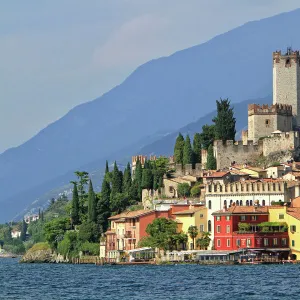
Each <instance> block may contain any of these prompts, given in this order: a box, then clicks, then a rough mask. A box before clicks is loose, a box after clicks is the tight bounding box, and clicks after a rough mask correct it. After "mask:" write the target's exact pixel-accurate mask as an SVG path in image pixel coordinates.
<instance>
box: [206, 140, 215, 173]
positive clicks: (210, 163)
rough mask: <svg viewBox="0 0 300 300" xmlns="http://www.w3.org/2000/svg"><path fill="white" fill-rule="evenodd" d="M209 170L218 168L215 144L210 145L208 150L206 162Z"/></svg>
mask: <svg viewBox="0 0 300 300" xmlns="http://www.w3.org/2000/svg"><path fill="white" fill-rule="evenodd" d="M206 169H207V170H216V169H217V161H216V159H215V156H214V149H213V146H212V145H210V146H209V147H208V150H207V162H206Z"/></svg>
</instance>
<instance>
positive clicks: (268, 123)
mask: <svg viewBox="0 0 300 300" xmlns="http://www.w3.org/2000/svg"><path fill="white" fill-rule="evenodd" d="M270 123H271V122H270V119H266V120H265V124H266V127H269V126H270Z"/></svg>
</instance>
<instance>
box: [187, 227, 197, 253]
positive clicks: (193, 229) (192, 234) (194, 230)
mask: <svg viewBox="0 0 300 300" xmlns="http://www.w3.org/2000/svg"><path fill="white" fill-rule="evenodd" d="M188 234H189V236H190V238H191V239H192V240H193V249H194V248H195V238H196V237H197V235H198V228H197V226H193V225H191V226H190V227H189V229H188Z"/></svg>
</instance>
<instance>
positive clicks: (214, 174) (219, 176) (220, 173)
mask: <svg viewBox="0 0 300 300" xmlns="http://www.w3.org/2000/svg"><path fill="white" fill-rule="evenodd" d="M228 173H229V172H228V171H226V172H213V173H211V174H207V175H206V177H208V178H222V177H224V176H225V175H227V174H228Z"/></svg>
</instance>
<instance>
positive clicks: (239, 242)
mask: <svg viewBox="0 0 300 300" xmlns="http://www.w3.org/2000/svg"><path fill="white" fill-rule="evenodd" d="M236 246H237V247H241V240H240V239H237V240H236Z"/></svg>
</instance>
